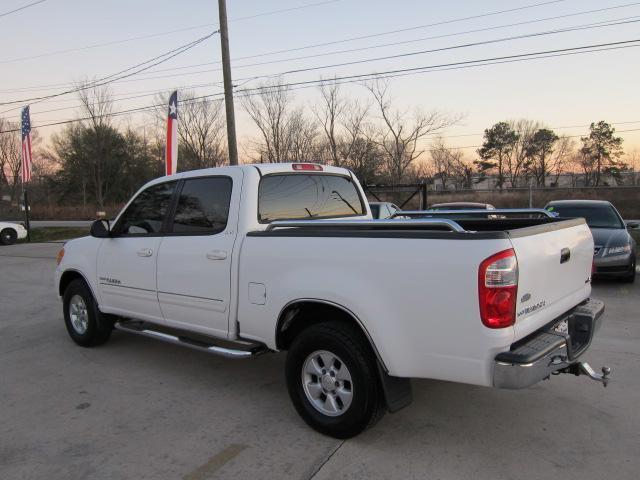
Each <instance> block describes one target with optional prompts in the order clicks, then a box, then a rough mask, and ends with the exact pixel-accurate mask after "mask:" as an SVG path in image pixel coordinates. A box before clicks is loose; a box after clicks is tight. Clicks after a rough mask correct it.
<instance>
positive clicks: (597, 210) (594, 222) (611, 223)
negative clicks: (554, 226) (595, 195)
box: [547, 205, 624, 228]
mask: <svg viewBox="0 0 640 480" xmlns="http://www.w3.org/2000/svg"><path fill="white" fill-rule="evenodd" d="M547 210H549V211H550V212H554V213H557V214H558V216H560V217H565V218H576V217H582V218H584V219H585V220H586V221H587V225H589V227H591V228H624V225H623V223H622V220H620V217H619V216H618V214H617V213H616V211H615V210H614V209H613V208H612V207H611V206H610V205H584V206H576V205H567V206H564V205H551V206H549V207H547Z"/></svg>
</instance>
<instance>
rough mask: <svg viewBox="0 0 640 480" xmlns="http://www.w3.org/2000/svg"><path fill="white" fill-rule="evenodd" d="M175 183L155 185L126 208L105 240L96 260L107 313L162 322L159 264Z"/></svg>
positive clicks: (144, 191)
mask: <svg viewBox="0 0 640 480" xmlns="http://www.w3.org/2000/svg"><path fill="white" fill-rule="evenodd" d="M177 183H178V182H176V181H171V182H165V183H161V184H156V185H152V186H150V187H148V188H146V189H145V190H143V191H142V192H140V193H139V194H138V195H137V196H136V198H134V199H133V201H132V202H131V203H130V204H129V205H128V206H127V208H126V210H125V211H124V212H123V213H122V215H120V217H119V218H118V221H117V222H116V224H115V225H114V226H113V228H112V229H111V237H110V238H106V239H104V240H103V242H102V245H101V246H100V250H99V252H98V259H97V271H98V290H99V292H100V303H101V307H102V309H103V310H104V311H108V312H111V313H115V314H119V315H123V316H128V317H132V318H137V319H140V320H151V321H162V314H161V313H160V307H159V305H158V296H157V291H156V260H157V255H158V248H159V246H160V241H161V240H162V229H163V224H164V222H165V221H166V218H165V217H166V215H167V213H168V211H169V207H170V205H171V201H172V196H173V193H174V190H175V188H176V186H177Z"/></svg>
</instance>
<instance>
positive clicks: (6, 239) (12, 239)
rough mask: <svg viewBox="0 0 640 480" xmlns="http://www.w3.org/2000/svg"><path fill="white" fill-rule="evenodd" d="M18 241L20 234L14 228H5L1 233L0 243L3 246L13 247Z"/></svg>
mask: <svg viewBox="0 0 640 480" xmlns="http://www.w3.org/2000/svg"><path fill="white" fill-rule="evenodd" d="M17 239H18V232H16V231H15V230H14V229H13V228H4V229H2V231H1V232H0V243H2V245H13V244H14V243H16V240H17Z"/></svg>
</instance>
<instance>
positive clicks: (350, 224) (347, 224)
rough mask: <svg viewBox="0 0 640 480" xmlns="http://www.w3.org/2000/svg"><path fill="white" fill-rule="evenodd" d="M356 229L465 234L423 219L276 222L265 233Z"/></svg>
mask: <svg viewBox="0 0 640 480" xmlns="http://www.w3.org/2000/svg"><path fill="white" fill-rule="evenodd" d="M304 227H313V228H358V227H364V228H367V227H378V228H379V227H382V228H385V229H390V230H391V229H393V228H397V227H416V228H418V229H420V228H424V227H427V228H428V227H446V228H448V229H449V230H451V231H452V232H458V233H466V232H467V231H466V230H465V229H464V228H462V227H461V226H460V225H459V224H458V223H456V222H454V221H453V220H447V219H445V218H442V219H435V218H425V219H420V220H411V219H409V220H277V221H275V222H271V223H270V224H269V225H267V228H266V231H272V230H275V229H277V228H304Z"/></svg>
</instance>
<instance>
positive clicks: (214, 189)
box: [171, 177, 232, 235]
mask: <svg viewBox="0 0 640 480" xmlns="http://www.w3.org/2000/svg"><path fill="white" fill-rule="evenodd" d="M231 186H232V181H231V179H230V178H229V177H205V178H193V179H187V180H185V182H184V186H183V187H182V190H181V191H180V195H179V196H178V202H177V205H176V212H175V214H174V216H173V222H172V223H173V227H172V230H171V231H172V232H173V233H180V234H185V235H188V234H193V235H212V234H215V233H220V232H222V231H223V230H224V229H225V228H226V226H227V218H228V217H229V204H230V202H231Z"/></svg>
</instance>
